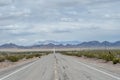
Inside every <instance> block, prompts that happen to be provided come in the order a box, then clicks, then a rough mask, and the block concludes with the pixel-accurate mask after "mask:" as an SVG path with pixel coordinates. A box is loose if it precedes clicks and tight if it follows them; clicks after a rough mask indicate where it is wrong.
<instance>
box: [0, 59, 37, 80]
mask: <svg viewBox="0 0 120 80" xmlns="http://www.w3.org/2000/svg"><path fill="white" fill-rule="evenodd" d="M35 62H36V61H35ZM35 62H32V63H31V64H29V65H27V66H24V67H22V68H20V69H18V70H16V71H14V72H12V73H10V74H8V75H6V76H4V77H2V78H0V80H4V79H6V78H8V77H10V76H11V75H13V74H15V73H17V72H19V71H22V70H24V69H26V68H28V67H29V66H31V65H33V64H34V63H35Z"/></svg>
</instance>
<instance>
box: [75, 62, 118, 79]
mask: <svg viewBox="0 0 120 80" xmlns="http://www.w3.org/2000/svg"><path fill="white" fill-rule="evenodd" d="M75 62H77V61H75ZM77 63H79V64H81V65H83V66H86V67H88V68H89V69H92V70H95V71H98V72H101V73H103V74H105V75H107V76H110V77H112V78H115V79H117V80H120V77H117V76H114V75H112V74H109V73H107V72H104V71H102V70H99V69H96V68H94V67H91V66H89V65H87V64H84V63H82V62H77Z"/></svg>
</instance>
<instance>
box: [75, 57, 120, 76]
mask: <svg viewBox="0 0 120 80" xmlns="http://www.w3.org/2000/svg"><path fill="white" fill-rule="evenodd" d="M77 59H78V60H79V61H81V62H84V63H89V64H91V65H93V66H97V67H98V68H101V69H105V70H108V71H110V72H113V73H117V74H119V75H120V64H119V63H118V64H113V63H112V61H109V62H106V61H104V60H102V59H96V58H86V57H77Z"/></svg>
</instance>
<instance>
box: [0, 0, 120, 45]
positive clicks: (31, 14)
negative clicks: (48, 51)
mask: <svg viewBox="0 0 120 80" xmlns="http://www.w3.org/2000/svg"><path fill="white" fill-rule="evenodd" d="M119 5H120V0H0V34H1V35H0V39H1V40H0V43H1V44H2V43H7V42H14V43H17V44H32V43H34V42H36V41H39V40H78V41H89V40H100V41H103V40H109V41H115V40H120V37H119V35H120V32H119V30H120V23H119V22H120V10H119V8H120V7H119Z"/></svg>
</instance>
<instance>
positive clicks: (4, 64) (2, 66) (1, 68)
mask: <svg viewBox="0 0 120 80" xmlns="http://www.w3.org/2000/svg"><path fill="white" fill-rule="evenodd" d="M37 59H39V58H32V59H23V60H19V61H18V62H9V61H5V62H0V72H1V71H4V70H6V69H10V68H14V67H16V66H20V65H24V64H27V63H30V62H33V61H35V60H37Z"/></svg>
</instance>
